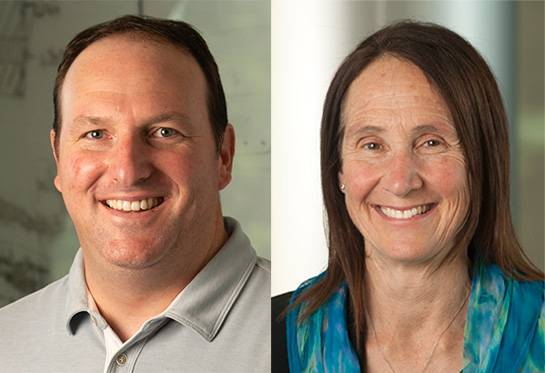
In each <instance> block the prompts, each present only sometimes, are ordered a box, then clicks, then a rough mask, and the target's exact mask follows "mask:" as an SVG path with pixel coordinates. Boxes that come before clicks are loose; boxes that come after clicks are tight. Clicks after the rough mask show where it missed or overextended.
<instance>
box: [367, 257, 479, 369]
mask: <svg viewBox="0 0 545 373" xmlns="http://www.w3.org/2000/svg"><path fill="white" fill-rule="evenodd" d="M469 263H470V261H469V259H468V258H467V257H466V256H464V257H462V256H460V257H457V258H455V259H454V260H453V261H451V262H449V263H448V264H445V265H443V266H440V267H439V268H436V267H432V266H431V265H424V264H422V265H410V266H408V265H395V264H393V263H390V262H384V261H380V260H374V258H373V257H369V258H367V259H366V269H367V270H366V287H367V288H366V292H365V294H366V302H365V304H366V311H367V318H368V327H367V331H368V333H367V336H366V338H365V340H366V342H365V343H366V350H368V352H369V351H374V352H375V354H374V358H375V363H377V364H379V366H380V363H381V362H382V363H384V361H382V360H384V359H382V356H380V355H385V357H386V359H387V360H389V363H391V364H393V365H397V367H398V369H399V368H402V369H403V371H412V370H413V368H414V371H420V370H419V369H421V368H422V367H423V366H424V364H425V362H426V360H427V359H428V357H429V356H430V354H433V355H434V356H433V358H434V359H435V360H436V361H435V363H437V360H438V359H437V357H438V356H443V357H444V358H447V357H448V355H450V357H448V358H449V359H451V360H453V359H456V361H459V362H461V359H462V351H461V350H462V349H463V331H464V327H465V319H466V317H465V316H466V312H467V303H468V302H467V298H468V295H469V292H470V289H471V278H470V274H469V273H470V272H469ZM459 310H460V312H458V311H459ZM436 344H438V346H437V351H436V352H432V350H433V349H434V348H435V345H436ZM449 349H451V350H450V351H449ZM368 355H369V354H368ZM368 357H369V356H368ZM371 359H372V356H371ZM404 361H407V362H408V361H410V362H411V363H412V367H411V366H406V365H405V366H404V365H403V362H404ZM369 362H370V363H371V362H372V360H371V361H369ZM456 364H458V363H456ZM431 366H432V365H430V366H429V367H430V368H431ZM380 367H381V369H382V368H384V366H380ZM419 367H420V368H419ZM372 370H373V369H371V371H372ZM378 370H380V369H378ZM386 371H388V370H386ZM396 371H397V370H396Z"/></svg>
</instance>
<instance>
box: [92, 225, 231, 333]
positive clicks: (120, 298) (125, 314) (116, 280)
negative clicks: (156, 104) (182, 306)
mask: <svg viewBox="0 0 545 373" xmlns="http://www.w3.org/2000/svg"><path fill="white" fill-rule="evenodd" d="M220 218H221V217H220ZM209 233H210V234H201V235H199V236H200V237H201V238H202V239H200V240H197V239H194V240H191V243H192V245H191V247H184V248H183V249H182V248H181V249H180V252H183V253H184V255H178V256H172V257H168V258H164V259H165V260H162V261H161V262H160V263H157V264H155V265H153V266H150V267H148V268H140V269H133V268H120V267H117V266H114V265H112V264H111V263H108V262H104V261H101V260H100V259H99V260H96V259H97V256H96V255H88V256H86V255H85V253H86V251H85V250H84V263H85V278H86V281H87V286H88V289H89V291H90V293H91V295H92V296H93V299H94V300H95V303H96V305H97V307H98V309H99V311H100V314H101V315H102V317H104V319H105V320H106V321H107V322H108V324H109V325H110V327H111V328H112V329H113V330H114V331H115V332H116V333H117V335H118V337H119V338H120V340H121V341H123V342H125V341H126V340H128V339H129V338H130V337H132V336H133V335H134V334H135V333H136V332H138V330H139V329H140V328H141V326H142V325H143V323H144V322H146V321H147V320H149V319H150V318H152V317H154V316H157V315H159V314H160V313H161V312H163V311H164V310H165V309H166V308H167V307H168V306H169V305H170V304H171V303H172V301H173V300H174V299H175V298H176V296H177V295H178V294H180V292H181V291H182V290H183V289H184V288H185V287H186V286H187V285H188V284H189V283H190V282H191V281H192V280H193V278H194V277H195V276H196V275H197V274H198V273H199V272H200V271H201V270H202V269H203V268H204V267H205V266H206V264H207V263H208V262H209V261H210V260H211V259H212V258H213V257H214V255H215V254H216V253H217V252H218V251H219V250H220V249H221V247H222V246H223V245H224V243H225V242H226V241H227V239H228V235H227V232H226V231H225V228H224V225H223V219H221V222H218V224H216V225H215V227H213V229H212V230H211V232H209ZM95 253H96V251H95Z"/></svg>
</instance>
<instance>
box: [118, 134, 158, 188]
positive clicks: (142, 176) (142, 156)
mask: <svg viewBox="0 0 545 373" xmlns="http://www.w3.org/2000/svg"><path fill="white" fill-rule="evenodd" d="M150 156H151V155H150V154H149V149H148V147H147V146H146V144H145V141H144V140H143V139H141V138H138V137H137V136H133V137H128V138H121V139H119V140H118V142H117V144H116V145H115V150H114V151H113V152H112V154H111V158H110V159H108V162H109V172H110V174H111V176H112V178H113V179H114V180H116V181H117V182H118V183H120V184H122V185H124V186H131V185H136V184H139V183H140V182H142V181H144V180H146V179H148V178H149V177H150V175H151V172H152V167H151V162H150Z"/></svg>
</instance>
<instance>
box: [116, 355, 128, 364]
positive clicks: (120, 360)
mask: <svg viewBox="0 0 545 373" xmlns="http://www.w3.org/2000/svg"><path fill="white" fill-rule="evenodd" d="M127 361H128V358H127V355H125V354H121V355H118V356H117V357H116V358H115V362H116V363H117V365H119V366H120V367H122V366H124V365H125V364H127Z"/></svg>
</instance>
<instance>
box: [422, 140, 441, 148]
mask: <svg viewBox="0 0 545 373" xmlns="http://www.w3.org/2000/svg"><path fill="white" fill-rule="evenodd" d="M439 145H441V141H439V140H428V141H426V142H424V146H428V147H436V146H439Z"/></svg>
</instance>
